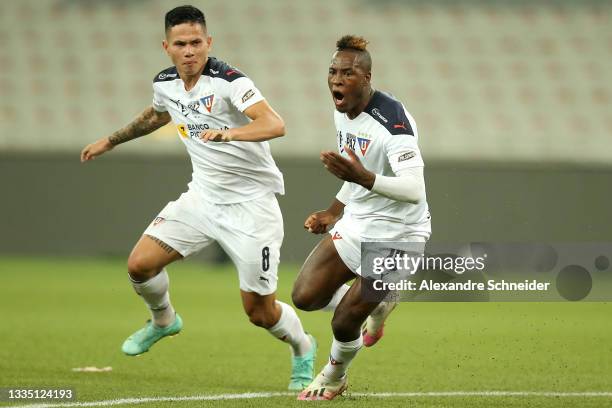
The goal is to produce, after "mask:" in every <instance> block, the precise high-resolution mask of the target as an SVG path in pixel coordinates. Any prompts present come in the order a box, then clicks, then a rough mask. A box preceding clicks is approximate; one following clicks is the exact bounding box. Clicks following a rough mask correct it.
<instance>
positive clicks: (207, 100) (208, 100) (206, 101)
mask: <svg viewBox="0 0 612 408" xmlns="http://www.w3.org/2000/svg"><path fill="white" fill-rule="evenodd" d="M214 98H215V95H214V94H213V95H208V96H205V97H203V98H202V99H200V102H202V105H204V107H205V108H206V110H207V111H208V112H209V113H210V110H211V109H212V105H213V99H214Z"/></svg>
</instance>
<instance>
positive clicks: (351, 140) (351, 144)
mask: <svg viewBox="0 0 612 408" xmlns="http://www.w3.org/2000/svg"><path fill="white" fill-rule="evenodd" d="M356 143H357V136H355V135H354V134H352V133H349V132H346V140H345V141H344V144H343V145H342V147H343V148H344V146H348V148H349V149H351V150H352V151H355V144H356ZM343 151H344V149H342V150H340V153H342V152H343Z"/></svg>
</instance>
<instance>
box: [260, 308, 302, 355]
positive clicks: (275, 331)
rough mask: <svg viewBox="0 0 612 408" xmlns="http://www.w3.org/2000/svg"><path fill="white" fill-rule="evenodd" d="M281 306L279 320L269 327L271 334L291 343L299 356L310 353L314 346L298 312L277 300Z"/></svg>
mask: <svg viewBox="0 0 612 408" xmlns="http://www.w3.org/2000/svg"><path fill="white" fill-rule="evenodd" d="M276 303H277V304H278V305H280V307H281V316H280V319H278V322H276V324H275V325H274V326H272V327H270V328H269V329H268V331H269V332H270V334H271V335H273V336H274V337H276V338H277V339H280V340H281V341H284V342H286V343H289V345H290V346H291V350H292V351H293V355H295V356H297V357H299V356H303V355H304V354H306V353H308V352H309V351H310V349H311V347H312V345H311V344H310V339H309V338H308V336H307V335H306V333H305V332H304V329H303V328H302V322H300V318H299V317H298V315H297V313H295V310H293V308H292V307H291V306H289V305H288V304H286V303H283V302H279V301H278V300H277V301H276Z"/></svg>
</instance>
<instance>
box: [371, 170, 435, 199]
mask: <svg viewBox="0 0 612 408" xmlns="http://www.w3.org/2000/svg"><path fill="white" fill-rule="evenodd" d="M372 191H373V192H375V193H377V194H380V195H382V196H385V197H387V198H390V199H392V200H396V201H404V202H410V203H414V204H416V203H418V202H419V201H421V200H423V199H424V198H425V180H424V178H423V167H412V168H407V169H403V170H401V171H399V172H398V175H397V177H387V176H381V175H380V174H377V175H376V178H375V179H374V185H373V186H372Z"/></svg>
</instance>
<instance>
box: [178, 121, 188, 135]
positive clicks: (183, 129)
mask: <svg viewBox="0 0 612 408" xmlns="http://www.w3.org/2000/svg"><path fill="white" fill-rule="evenodd" d="M176 130H178V132H179V134H180V135H181V136H182V137H184V138H187V137H188V136H187V126H186V125H185V124H184V123H179V124H178V125H176Z"/></svg>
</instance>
